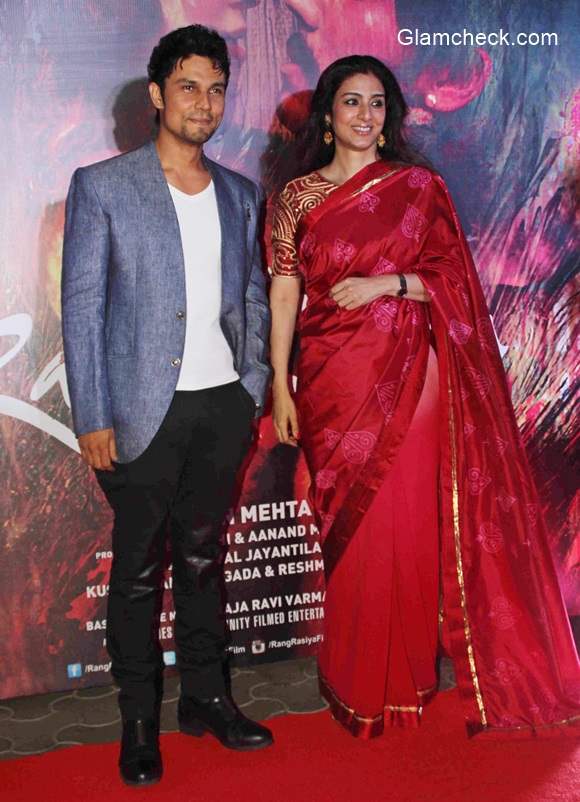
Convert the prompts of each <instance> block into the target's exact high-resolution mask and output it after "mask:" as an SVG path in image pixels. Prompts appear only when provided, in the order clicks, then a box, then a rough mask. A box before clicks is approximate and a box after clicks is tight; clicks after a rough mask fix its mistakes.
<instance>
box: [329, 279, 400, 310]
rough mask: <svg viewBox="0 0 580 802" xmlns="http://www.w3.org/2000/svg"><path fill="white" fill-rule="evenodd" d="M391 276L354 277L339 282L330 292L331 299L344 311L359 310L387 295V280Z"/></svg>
mask: <svg viewBox="0 0 580 802" xmlns="http://www.w3.org/2000/svg"><path fill="white" fill-rule="evenodd" d="M388 278H391V277H390V276H372V277H370V278H365V277H364V276H361V277H356V276H355V277H352V278H345V279H344V280H343V281H339V282H338V284H335V285H334V287H332V289H331V290H330V297H331V298H332V299H333V300H334V301H336V303H337V304H338V306H340V307H341V308H342V309H358V308H359V306H365V305H366V304H369V303H370V302H371V301H374V300H375V298H379V297H380V296H381V295H386V294H387V288H386V287H385V279H388Z"/></svg>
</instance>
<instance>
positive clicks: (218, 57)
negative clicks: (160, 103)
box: [147, 25, 230, 93]
mask: <svg viewBox="0 0 580 802" xmlns="http://www.w3.org/2000/svg"><path fill="white" fill-rule="evenodd" d="M190 56H205V57H206V58H209V59H211V61H212V63H213V66H214V67H215V69H216V70H219V71H220V72H223V74H224V76H225V79H226V84H227V83H228V81H229V78H230V57H229V54H228V46H227V45H226V43H225V40H224V39H223V38H222V37H221V36H220V35H219V33H218V32H217V31H212V30H210V29H209V28H206V27H205V26H203V25H188V26H187V27H186V28H177V29H176V30H175V31H171V33H168V34H166V36H163V37H162V38H161V39H160V40H159V44H158V45H157V47H155V48H154V49H153V52H152V53H151V58H150V59H149V64H148V66H147V75H148V77H149V80H150V81H151V82H152V83H155V84H157V85H158V86H159V88H160V89H161V92H162V93H163V89H164V87H165V79H166V78H168V77H169V76H170V75H171V73H172V72H173V70H174V69H175V67H176V66H177V64H179V63H180V62H182V61H183V60H184V59H186V58H189V57H190Z"/></svg>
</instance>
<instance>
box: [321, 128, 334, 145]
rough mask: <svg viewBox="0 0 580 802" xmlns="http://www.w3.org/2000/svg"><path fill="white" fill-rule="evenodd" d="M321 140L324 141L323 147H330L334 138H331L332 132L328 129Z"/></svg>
mask: <svg viewBox="0 0 580 802" xmlns="http://www.w3.org/2000/svg"><path fill="white" fill-rule="evenodd" d="M322 138H323V139H324V144H325V145H332V142H333V140H334V137H333V136H332V131H331V130H330V129H328V131H325V132H324V136H323V137H322Z"/></svg>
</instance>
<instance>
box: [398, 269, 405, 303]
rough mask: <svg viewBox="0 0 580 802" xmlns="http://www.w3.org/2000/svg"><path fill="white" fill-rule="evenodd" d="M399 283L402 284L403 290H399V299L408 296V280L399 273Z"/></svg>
mask: <svg viewBox="0 0 580 802" xmlns="http://www.w3.org/2000/svg"><path fill="white" fill-rule="evenodd" d="M399 282H400V284H401V289H400V290H399V292H398V293H397V295H398V296H399V298H402V297H403V295H406V294H407V279H406V278H405V276H404V275H403V273H399Z"/></svg>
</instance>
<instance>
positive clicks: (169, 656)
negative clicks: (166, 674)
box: [163, 652, 175, 666]
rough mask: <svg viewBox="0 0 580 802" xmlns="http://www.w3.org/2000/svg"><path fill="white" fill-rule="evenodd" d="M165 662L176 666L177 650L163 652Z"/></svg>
mask: <svg viewBox="0 0 580 802" xmlns="http://www.w3.org/2000/svg"><path fill="white" fill-rule="evenodd" d="M163 662H164V663H165V665H166V666H174V665H175V652H163Z"/></svg>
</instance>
